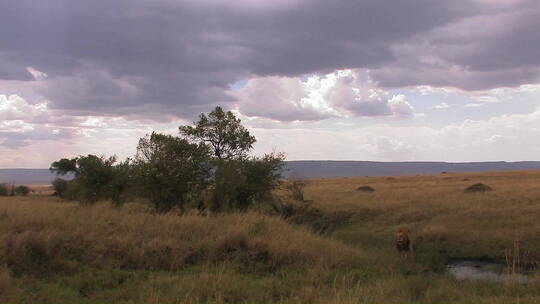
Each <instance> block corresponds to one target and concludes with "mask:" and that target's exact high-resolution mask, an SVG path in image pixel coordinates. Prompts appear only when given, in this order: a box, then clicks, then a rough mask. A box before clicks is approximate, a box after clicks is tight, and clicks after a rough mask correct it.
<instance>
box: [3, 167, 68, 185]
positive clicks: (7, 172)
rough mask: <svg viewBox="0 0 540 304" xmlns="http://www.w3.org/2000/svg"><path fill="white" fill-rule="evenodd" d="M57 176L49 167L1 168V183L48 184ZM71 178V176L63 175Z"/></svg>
mask: <svg viewBox="0 0 540 304" xmlns="http://www.w3.org/2000/svg"><path fill="white" fill-rule="evenodd" d="M55 178H56V175H55V174H53V173H51V172H50V171H49V169H0V183H15V184H48V183H50V182H51V181H52V180H54V179H55ZM63 178H65V179H70V178H71V177H70V176H65V177H63Z"/></svg>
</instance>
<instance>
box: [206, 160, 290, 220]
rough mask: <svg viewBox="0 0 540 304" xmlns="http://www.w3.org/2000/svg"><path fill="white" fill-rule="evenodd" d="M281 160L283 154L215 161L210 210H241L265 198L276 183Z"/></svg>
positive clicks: (281, 165)
mask: <svg viewBox="0 0 540 304" xmlns="http://www.w3.org/2000/svg"><path fill="white" fill-rule="evenodd" d="M283 159H284V156H283V154H267V155H265V156H264V157H262V158H255V157H254V158H250V159H243V160H224V161H219V162H218V163H217V168H216V172H215V176H214V185H213V186H214V188H213V191H212V198H211V201H210V209H211V210H212V211H214V212H217V211H232V210H240V211H245V210H247V209H249V208H250V207H252V206H254V205H255V204H256V203H257V202H267V201H269V200H270V196H271V192H272V190H274V189H275V188H276V187H277V186H278V184H279V180H280V177H281V169H282V167H283Z"/></svg>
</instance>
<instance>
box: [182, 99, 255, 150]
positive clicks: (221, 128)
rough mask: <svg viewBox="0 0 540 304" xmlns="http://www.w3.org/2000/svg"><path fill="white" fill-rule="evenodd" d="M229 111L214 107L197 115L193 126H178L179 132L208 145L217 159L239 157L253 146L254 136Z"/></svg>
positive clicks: (193, 140) (196, 141)
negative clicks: (210, 110) (196, 120)
mask: <svg viewBox="0 0 540 304" xmlns="http://www.w3.org/2000/svg"><path fill="white" fill-rule="evenodd" d="M240 122H241V121H240V119H238V118H236V116H234V114H233V113H232V112H231V111H227V112H225V111H223V109H222V108H221V107H219V106H218V107H216V108H215V109H214V110H213V111H212V112H210V113H209V114H208V115H206V114H204V113H202V114H201V115H199V121H198V122H194V124H195V126H180V127H179V130H180V134H181V135H183V136H185V137H186V138H188V139H189V140H191V141H192V142H195V143H205V144H207V145H209V146H210V148H211V150H212V153H213V155H214V157H215V158H217V159H218V160H222V159H234V158H241V157H243V156H245V155H246V154H247V152H249V150H251V149H252V148H253V144H254V143H255V141H256V140H255V137H254V136H252V135H251V134H250V133H249V131H248V130H247V129H246V128H245V127H244V126H242V125H241V124H240Z"/></svg>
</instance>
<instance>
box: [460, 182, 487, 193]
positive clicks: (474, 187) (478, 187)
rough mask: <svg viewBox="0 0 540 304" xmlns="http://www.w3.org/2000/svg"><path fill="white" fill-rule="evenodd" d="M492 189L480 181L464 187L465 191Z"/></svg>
mask: <svg viewBox="0 0 540 304" xmlns="http://www.w3.org/2000/svg"><path fill="white" fill-rule="evenodd" d="M492 190H493V189H492V188H491V187H490V186H488V185H485V184H482V183H476V184H474V185H471V186H469V187H468V188H467V189H465V191H464V192H465V193H485V192H489V191H492Z"/></svg>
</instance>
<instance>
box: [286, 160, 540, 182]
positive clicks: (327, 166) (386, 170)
mask: <svg viewBox="0 0 540 304" xmlns="http://www.w3.org/2000/svg"><path fill="white" fill-rule="evenodd" d="M287 169H288V171H287V172H286V173H285V176H286V177H287V178H331V177H361V176H387V175H415V174H437V173H441V172H481V171H511V170H526V169H540V161H527V162H473V163H447V162H370V161H288V162H287Z"/></svg>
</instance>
